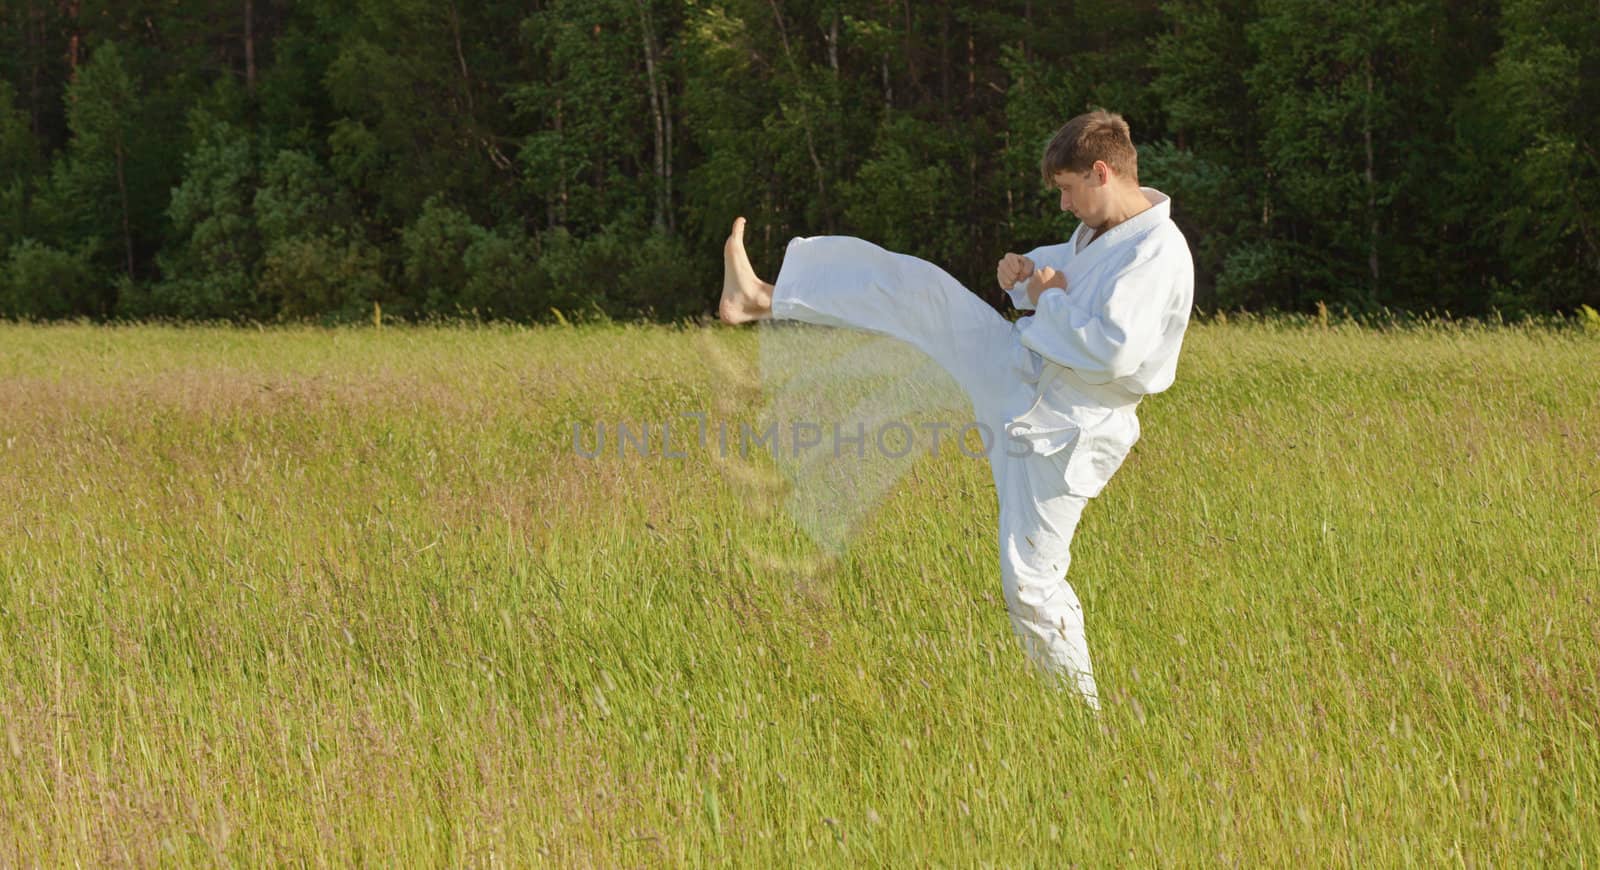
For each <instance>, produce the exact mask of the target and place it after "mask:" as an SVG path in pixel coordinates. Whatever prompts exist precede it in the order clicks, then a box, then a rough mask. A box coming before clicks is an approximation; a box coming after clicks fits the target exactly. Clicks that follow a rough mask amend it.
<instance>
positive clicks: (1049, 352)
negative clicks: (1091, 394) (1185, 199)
mask: <svg viewBox="0 0 1600 870" xmlns="http://www.w3.org/2000/svg"><path fill="white" fill-rule="evenodd" d="M1167 265H1168V264H1167V262H1166V258H1162V257H1157V256H1154V253H1153V252H1139V253H1138V254H1136V255H1135V257H1134V260H1133V262H1131V263H1129V264H1128V265H1126V266H1123V267H1122V268H1121V269H1119V270H1118V271H1117V272H1116V273H1115V274H1114V275H1113V276H1112V277H1111V278H1110V279H1109V280H1110V281H1111V287H1110V289H1109V291H1108V292H1105V293H1103V294H1101V293H1096V292H1095V289H1096V288H1093V287H1075V288H1069V289H1070V290H1071V292H1072V294H1073V296H1072V297H1069V296H1068V293H1067V291H1065V290H1062V289H1060V288H1058V287H1052V288H1050V289H1048V290H1046V291H1044V293H1042V294H1040V296H1039V304H1038V306H1037V310H1036V313H1035V314H1034V315H1033V316H1031V317H1029V318H1027V323H1026V324H1025V325H1023V326H1021V327H1020V334H1021V339H1022V344H1023V345H1024V346H1026V347H1029V348H1031V349H1033V350H1035V351H1038V352H1039V355H1040V356H1043V357H1045V358H1046V359H1049V360H1051V361H1053V362H1056V363H1059V364H1060V365H1064V366H1066V367H1067V368H1070V369H1072V370H1073V371H1075V372H1076V373H1077V374H1078V375H1079V376H1080V377H1082V378H1083V379H1084V380H1086V381H1088V382H1089V383H1092V384H1103V383H1107V382H1109V381H1114V380H1116V379H1118V378H1124V377H1127V376H1129V375H1132V374H1133V373H1135V372H1137V371H1138V370H1139V366H1140V365H1142V364H1143V363H1144V361H1145V360H1146V359H1149V358H1150V356H1151V354H1152V353H1154V352H1155V351H1156V350H1157V349H1158V348H1159V347H1160V346H1161V339H1162V336H1161V328H1162V324H1163V322H1164V320H1165V317H1166V311H1167V309H1168V308H1169V307H1170V303H1171V296H1172V293H1173V289H1174V287H1175V285H1176V281H1175V280H1174V278H1175V277H1176V276H1175V275H1174V274H1173V273H1172V269H1170V268H1167ZM1077 294H1084V296H1082V297H1078V295H1077ZM1023 298H1024V301H1026V298H1027V296H1026V293H1024V295H1023ZM1079 299H1086V300H1103V301H1092V302H1090V303H1089V304H1084V303H1083V302H1081V301H1078V300H1079ZM1018 322H1019V323H1021V322H1022V321H1020V320H1019V321H1018Z"/></svg>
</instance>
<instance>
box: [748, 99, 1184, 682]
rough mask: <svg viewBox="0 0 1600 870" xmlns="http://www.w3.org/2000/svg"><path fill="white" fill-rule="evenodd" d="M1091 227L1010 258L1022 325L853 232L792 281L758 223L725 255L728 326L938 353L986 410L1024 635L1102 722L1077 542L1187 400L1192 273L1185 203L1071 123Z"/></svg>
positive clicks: (1072, 166)
mask: <svg viewBox="0 0 1600 870" xmlns="http://www.w3.org/2000/svg"><path fill="white" fill-rule="evenodd" d="M1040 171H1041V173H1042V174H1043V176H1044V178H1045V179H1046V180H1047V181H1048V182H1050V183H1051V184H1054V185H1055V186H1056V187H1057V188H1059V189H1060V191H1061V210H1062V211H1069V212H1072V213H1073V215H1075V216H1076V217H1077V218H1078V219H1079V221H1080V223H1079V224H1078V226H1077V228H1076V230H1075V231H1074V232H1073V234H1072V236H1071V238H1070V239H1069V240H1068V241H1066V242H1065V243H1063V244H1058V245H1048V246H1044V247H1040V248H1035V249H1034V250H1032V251H1029V252H1028V253H1027V254H1026V255H1020V254H1006V255H1005V256H1004V257H1003V258H1001V260H1000V262H999V264H998V266H997V267H996V270H995V275H996V278H997V279H998V281H999V283H1000V286H1001V288H1003V289H1005V290H1006V291H1007V293H1008V295H1009V296H1010V297H1011V300H1012V303H1013V304H1014V305H1015V306H1016V307H1017V308H1019V309H1025V310H1032V311H1033V312H1034V313H1033V314H1030V315H1027V316H1024V317H1022V318H1020V319H1018V320H1017V321H1016V322H1015V323H1011V322H1008V321H1007V320H1006V319H1005V318H1003V317H1001V316H1000V315H999V314H998V313H997V312H996V311H995V310H994V309H993V308H991V307H990V306H989V305H988V304H987V303H985V302H983V300H981V299H979V298H978V297H977V296H975V295H973V294H972V293H971V292H970V291H968V290H967V289H966V288H964V287H962V286H961V285H960V284H959V283H958V282H957V281H956V280H955V279H953V278H951V277H950V276H949V275H948V274H946V273H945V272H944V271H943V270H941V269H940V268H938V267H937V266H935V265H933V264H931V263H928V262H926V261H924V260H920V259H917V258H915V257H910V256H907V255H904V254H897V253H893V252H890V251H886V250H884V249H883V248H880V247H878V246H877V245H874V244H871V243H870V242H865V241H862V240H861V239H856V238H850V237H848V236H817V237H812V238H804V237H798V238H795V239H793V240H792V241H790V243H789V246H788V250H787V253H786V254H785V257H784V262H783V268H782V270H781V271H780V272H779V273H778V279H777V281H776V283H772V284H769V283H767V282H765V281H762V280H761V279H760V278H758V277H756V274H755V271H754V269H753V268H752V267H751V265H750V260H749V258H748V257H747V256H746V254H745V250H744V225H745V221H744V218H738V219H737V220H735V221H734V223H733V231H732V233H731V234H730V235H729V236H728V240H727V243H726V244H725V245H724V246H723V259H724V275H723V287H722V299H721V302H720V304H719V307H718V314H719V316H720V317H721V318H722V319H723V320H724V321H726V322H728V323H745V322H749V321H752V320H763V319H768V318H787V319H794V320H802V321H806V322H809V323H816V324H822V325H827V326H838V327H847V328H852V329H862V330H867V331H871V332H876V333H882V334H885V335H891V336H894V337H896V338H899V339H901V340H904V341H907V342H910V343H911V344H913V345H915V346H916V347H918V348H920V349H921V350H922V351H923V352H925V353H927V354H928V355H930V356H932V357H933V358H934V359H935V360H937V361H938V362H939V364H940V365H942V366H943V367H944V369H945V370H946V371H948V372H949V373H950V374H951V376H952V377H954V378H955V379H956V381H957V382H958V383H959V384H960V385H961V387H962V388H963V389H964V390H965V391H966V393H967V396H968V397H969V398H970V399H971V400H972V406H973V411H974V413H975V414H976V419H977V422H980V423H982V424H984V425H985V426H986V427H987V428H988V431H989V432H991V433H993V435H994V436H995V437H992V438H991V439H990V443H989V444H987V445H986V447H987V449H988V455H989V464H990V469H991V471H992V472H993V475H994V481H995V490H996V493H997V494H998V497H999V502H1000V504H999V507H1000V576H1001V584H1002V586H1003V588H1004V591H1005V599H1006V608H1007V610H1008V612H1009V613H1010V615H1011V623H1012V629H1013V631H1014V633H1015V634H1016V635H1017V637H1018V639H1019V640H1020V641H1021V642H1022V645H1023V648H1024V649H1025V650H1026V651H1027V654H1028V656H1029V657H1030V659H1032V660H1033V661H1034V662H1035V663H1036V664H1038V665H1039V666H1040V667H1041V669H1042V670H1043V671H1044V672H1045V673H1046V674H1047V675H1049V676H1051V677H1052V678H1054V681H1055V682H1056V684H1057V685H1062V684H1063V683H1064V682H1065V681H1067V680H1070V681H1072V682H1073V683H1075V685H1076V688H1077V689H1078V690H1079V691H1080V692H1081V693H1082V694H1083V696H1084V698H1085V700H1086V701H1087V702H1088V703H1089V705H1090V706H1091V707H1093V708H1094V709H1096V710H1098V709H1099V706H1100V704H1099V698H1098V693H1097V690H1096V687H1095V681H1094V671H1093V667H1092V665H1091V663H1090V660H1089V648H1088V642H1087V638H1086V636H1085V633H1084V621H1083V612H1082V609H1081V607H1080V606H1079V603H1078V598H1077V595H1076V594H1075V593H1074V592H1073V591H1072V587H1071V586H1070V585H1069V584H1068V583H1067V581H1066V572H1067V567H1068V564H1069V562H1070V560H1071V555H1070V545H1071V542H1072V534H1073V531H1074V530H1075V529H1076V528H1077V524H1078V519H1079V517H1080V516H1081V515H1082V512H1083V507H1084V505H1085V504H1086V503H1087V502H1088V500H1089V499H1091V498H1093V497H1094V496H1096V495H1098V494H1099V493H1100V491H1101V489H1102V488H1103V487H1104V486H1105V484H1106V482H1107V481H1108V480H1109V479H1110V478H1111V475H1112V474H1113V473H1115V472H1116V470H1117V468H1118V467H1120V466H1121V464H1122V461H1123V459H1124V457H1126V456H1127V454H1128V451H1129V449H1130V448H1132V446H1133V444H1134V442H1135V441H1137V440H1138V439H1139V419H1138V417H1137V415H1136V414H1135V409H1136V408H1137V406H1138V404H1139V401H1140V399H1141V398H1142V397H1143V396H1146V395H1149V394H1150V393H1158V392H1160V391H1162V390H1164V389H1166V388H1167V387H1169V386H1171V384H1172V381H1173V378H1174V376H1175V374H1176V372H1177V362H1178V351H1179V349H1180V346H1181V344H1182V341H1183V334H1184V331H1185V329H1186V328H1187V326H1188V323H1189V309H1190V306H1191V303H1192V301H1193V296H1194V262H1193V260H1192V259H1191V257H1190V254H1189V246H1188V243H1187V241H1186V240H1185V239H1184V237H1183V233H1182V232H1181V231H1179V229H1178V227H1177V225H1176V224H1174V223H1173V222H1172V219H1171V207H1172V201H1171V199H1170V198H1169V197H1168V196H1167V195H1166V194H1164V193H1161V192H1160V191H1158V190H1155V189H1154V188H1149V187H1141V186H1139V180H1138V179H1139V177H1138V155H1137V152H1136V150H1135V149H1134V147H1133V142H1132V140H1131V138H1130V137H1129V134H1128V125H1127V123H1126V122H1124V121H1123V119H1122V117H1121V116H1120V115H1117V114H1114V113H1110V112H1104V111H1095V112H1089V113H1087V114H1083V115H1079V116H1077V117H1075V118H1073V119H1072V120H1070V121H1068V122H1067V123H1066V124H1065V125H1064V126H1063V127H1062V128H1061V129H1060V130H1059V131H1057V133H1056V134H1055V136H1054V138H1052V139H1051V140H1050V144H1049V145H1048V146H1046V148H1045V151H1044V156H1043V158H1042V159H1041V161H1040Z"/></svg>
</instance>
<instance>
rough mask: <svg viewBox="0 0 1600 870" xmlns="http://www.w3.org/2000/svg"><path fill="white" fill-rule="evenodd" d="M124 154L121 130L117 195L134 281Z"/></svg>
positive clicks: (130, 278)
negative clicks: (119, 198) (120, 199)
mask: <svg viewBox="0 0 1600 870" xmlns="http://www.w3.org/2000/svg"><path fill="white" fill-rule="evenodd" d="M123 152H124V148H123V144H122V132H121V131H120V130H119V131H118V132H117V140H116V149H115V153H116V157H117V193H118V195H120V196H121V197H122V243H123V248H124V249H125V250H126V252H127V256H128V278H129V280H132V278H133V229H132V226H131V224H132V221H131V220H130V219H129V216H128V212H129V211H130V209H129V206H128V173H127V167H126V164H127V160H126V158H125V156H124V153H123Z"/></svg>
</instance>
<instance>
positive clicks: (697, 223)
mask: <svg viewBox="0 0 1600 870" xmlns="http://www.w3.org/2000/svg"><path fill="white" fill-rule="evenodd" d="M1096 106H1100V107H1106V108H1110V109H1113V110H1116V111H1120V112H1122V113H1123V114H1124V116H1125V117H1127V118H1128V120H1129V123H1130V125H1131V126H1132V128H1133V132H1134V137H1135V141H1136V143H1137V144H1138V145H1139V146H1140V173H1141V181H1142V182H1143V183H1145V184H1148V185H1151V186H1155V187H1158V188H1161V189H1163V190H1165V191H1167V192H1168V193H1170V194H1171V195H1172V196H1173V198H1174V203H1175V209H1174V215H1175V217H1176V218H1177V220H1178V221H1179V223H1180V225H1181V226H1182V227H1183V228H1184V230H1185V231H1186V233H1187V234H1188V237H1189V239H1190V243H1191V246H1192V247H1193V249H1194V252H1195V255H1196V265H1197V269H1198V280H1199V286H1198V287H1197V296H1196V301H1197V303H1198V304H1199V305H1201V306H1202V307H1203V308H1210V309H1217V308H1225V309H1235V308H1247V309H1258V310H1259V309H1271V308H1276V309H1288V310H1301V311H1304V310H1309V309H1311V308H1312V307H1314V306H1315V305H1316V304H1317V303H1318V302H1319V301H1320V302H1324V303H1326V304H1327V305H1329V306H1331V307H1334V308H1335V309H1339V308H1344V309H1346V310H1349V311H1352V312H1370V311H1375V310H1378V309H1381V308H1384V307H1387V308H1390V309H1400V310H1410V311H1418V312H1422V311H1434V312H1448V313H1450V314H1454V315H1485V314H1488V313H1490V312H1493V311H1498V312H1500V313H1501V314H1502V315H1504V316H1508V317H1517V316H1519V315H1523V314H1532V313H1546V312H1564V311H1571V310H1573V309H1575V308H1576V307H1577V306H1578V305H1579V304H1581V303H1588V304H1591V305H1600V282H1597V280H1596V279H1597V277H1600V155H1597V151H1596V148H1597V146H1600V135H1597V134H1600V115H1597V114H1596V113H1595V112H1594V111H1593V108H1592V107H1594V106H1600V14H1596V11H1595V8H1594V6H1593V4H1592V3H1575V2H1571V0H1455V2H1448V0H1409V2H1375V0H1170V2H1159V3H1158V2H1152V0H1133V2H1126V0H1116V2H1112V0H1078V2H1062V3H1048V2H1042V0H1008V2H995V0H984V2H973V0H946V2H917V3H912V2H910V0H875V2H841V0H781V2H780V0H720V2H719V0H544V2H537V0H536V2H532V3H504V2H499V3H497V2H486V0H355V2H351V0H226V2H223V0H115V2H113V0H0V315H11V316H28V317H47V318H48V317H65V316H83V315H87V316H90V317H97V318H98V317H146V316H176V317H185V318H232V319H256V320H271V319H275V318H282V317H302V316H311V317H323V318H335V319H337V318H357V317H367V316H370V315H371V313H372V310H373V304H374V303H375V302H376V303H379V304H381V306H382V310H383V313H384V315H385V316H400V317H426V316H429V315H447V316H450V315H457V314H469V315H470V314H472V313H474V312H476V314H477V315H479V316H484V317H504V318H515V319H524V320H542V319H549V318H554V317H558V316H560V317H565V318H573V317H584V316H588V315H592V314H596V313H604V314H606V315H609V316H613V317H626V316H653V317H677V316H683V315H690V314H698V313H707V312H710V311H712V310H714V301H715V297H716V293H717V287H718V284H719V276H720V268H721V265H720V245H721V241H722V239H723V237H724V235H725V234H726V232H727V228H728V225H729V223H730V221H731V219H732V218H733V217H734V216H735V215H737V214H745V215H747V216H748V217H749V218H750V219H751V225H752V236H751V242H752V245H751V247H752V257H753V259H754V260H755V262H756V266H757V268H758V270H760V271H763V272H765V273H767V274H768V275H771V274H773V273H775V272H776V268H777V265H778V264H779V263H780V261H781V256H782V249H783V245H784V243H785V242H786V241H787V240H788V239H789V237H791V236H793V235H817V234H825V233H849V234H853V235H859V236H863V237H865V238H868V239H871V240H873V241H876V242H878V243H880V244H882V245H885V246H886V247H889V248H891V249H895V250H901V251H906V252H910V253H914V254H917V255H919V256H923V257H926V258H928V259H931V260H933V261H935V262H938V263H940V264H941V265H944V266H945V267H946V268H947V269H948V270H949V271H950V272H951V273H952V274H953V275H955V276H956V277H957V278H958V279H960V280H962V281H963V282H964V283H966V284H967V285H968V286H969V287H972V288H973V289H974V290H976V291H977V292H979V293H982V294H985V295H986V296H987V297H988V298H990V299H992V300H994V301H995V302H996V303H997V304H998V303H999V301H1000V299H1001V295H1000V293H999V291H998V289H995V288H993V286H992V285H993V277H992V276H993V264H994V261H995V260H996V259H997V258H998V257H999V255H1000V254H1001V253H1003V252H1005V251H1007V250H1026V249H1028V248H1030V247H1033V246H1035V245H1037V244H1041V243H1045V242H1049V241H1057V240H1060V239H1062V238H1064V236H1065V234H1066V233H1067V232H1068V231H1070V229H1071V223H1070V222H1069V221H1070V219H1069V217H1068V216H1064V215H1062V214H1061V213H1060V212H1059V211H1058V209H1057V207H1056V197H1055V195H1054V194H1053V192H1052V191H1049V190H1047V189H1045V187H1044V186H1043V185H1042V183H1041V182H1040V180H1039V179H1038V173H1037V169H1036V166H1037V161H1038V157H1039V152H1040V150H1041V148H1042V146H1043V144H1044V142H1045V141H1046V140H1047V139H1048V137H1049V135H1050V134H1051V133H1052V132H1053V131H1054V130H1055V128H1056V127H1057V126H1059V125H1060V124H1061V123H1062V122H1063V121H1064V120H1065V119H1066V118H1067V117H1069V116H1071V115H1073V114H1076V113H1078V112H1081V111H1083V110H1085V109H1087V108H1090V107H1096ZM556 312H560V314H557V313H556Z"/></svg>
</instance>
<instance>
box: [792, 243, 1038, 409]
mask: <svg viewBox="0 0 1600 870" xmlns="http://www.w3.org/2000/svg"><path fill="white" fill-rule="evenodd" d="M771 316H772V317H775V318H781V319H791V320H801V321H805V322H807V323H815V324H821V325H824V326H838V327H845V328H850V329H861V330H866V331H869V332H876V333H880V334H883V335H889V336H893V337H895V338H898V339H901V340H902V341H906V342H909V343H910V344H912V345H913V346H915V347H917V348H918V349H920V350H921V351H922V352H923V353H926V354H928V355H929V356H930V357H932V358H933V359H934V360H935V361H936V362H937V363H939V365H940V366H941V367H942V368H943V369H944V370H945V371H946V372H949V374H950V376H951V377H952V378H954V379H955V381H956V383H957V384H959V385H960V387H961V388H962V390H963V391H964V392H966V394H967V396H968V397H969V398H970V399H971V400H972V404H973V408H974V410H975V412H976V413H977V419H978V420H979V421H987V420H988V419H990V418H991V417H996V416H1000V415H1001V414H1002V413H1003V411H1004V410H1006V409H1008V408H1009V407H1012V406H1016V405H1017V404H1019V403H1021V404H1023V406H1024V407H1025V406H1026V402H1027V401H1028V400H1029V399H1030V398H1031V395H1032V390H1031V387H1032V385H1031V384H1027V383H1025V382H1024V381H1023V380H1022V379H1021V376H1020V375H1019V373H1018V372H1017V371H1016V370H1015V369H1013V368H1012V365H1013V363H1015V362H1016V361H1017V358H1018V357H1017V355H1018V354H1019V353H1020V354H1024V355H1025V354H1026V350H1025V349H1023V348H1022V346H1021V344H1020V343H1019V342H1018V341H1017V339H1016V336H1015V328H1014V327H1013V325H1012V324H1011V323H1010V322H1009V321H1007V320H1006V319H1005V318H1003V317H1001V316H1000V314H999V313H998V312H996V311H995V310H994V308H993V307H992V306H990V305H989V304H988V303H987V302H984V301H983V300H982V299H979V298H978V297H977V296H975V295H974V294H973V293H972V291H970V290H968V289H967V288H965V287H963V286H961V283H960V282H958V281H956V279H954V278H952V277H951V276H950V275H949V273H947V272H945V271H944V270H943V269H941V268H939V267H938V266H936V265H934V264H932V263H930V262H928V261H926V260H923V259H919V258H917V257H913V256H910V255H908V254H899V253H895V252H893V251H888V250H885V249H884V248H882V247H880V246H878V245H875V244H873V243H871V242H868V241H864V240H862V239H858V238H854V237H851V236H814V237H810V238H796V239H793V240H791V241H790V242H789V246H788V249H787V251H786V252H785V254H784V261H783V268H782V270H781V271H779V273H778V278H777V281H776V282H775V284H774V285H773V291H772V296H771ZM1016 410H1017V411H1021V410H1023V408H1022V407H1018V408H1016Z"/></svg>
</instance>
